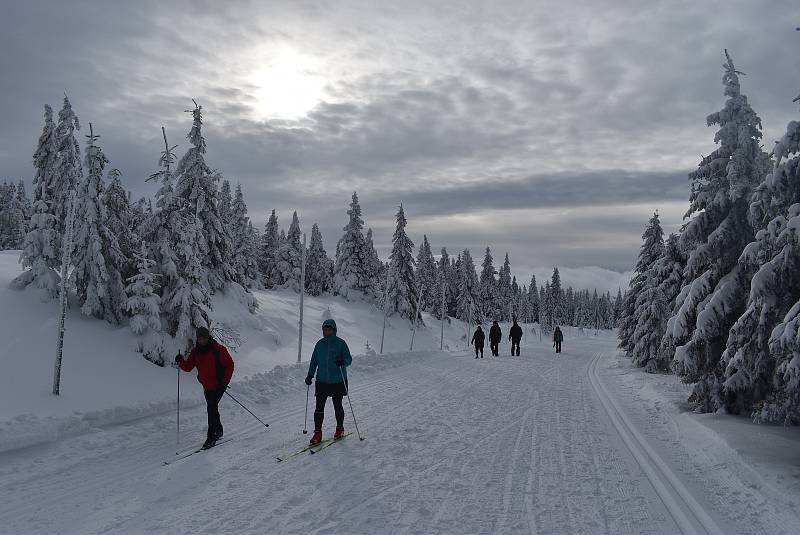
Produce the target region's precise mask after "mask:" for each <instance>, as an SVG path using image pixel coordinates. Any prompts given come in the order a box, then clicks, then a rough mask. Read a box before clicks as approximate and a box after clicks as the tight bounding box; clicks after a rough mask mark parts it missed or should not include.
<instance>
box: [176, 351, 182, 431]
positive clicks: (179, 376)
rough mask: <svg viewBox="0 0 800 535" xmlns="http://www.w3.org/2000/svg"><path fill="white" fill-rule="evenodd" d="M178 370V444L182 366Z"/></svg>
mask: <svg viewBox="0 0 800 535" xmlns="http://www.w3.org/2000/svg"><path fill="white" fill-rule="evenodd" d="M176 369H177V370H178V432H177V437H176V439H175V442H176V443H177V444H180V443H181V369H180V367H178V368H176Z"/></svg>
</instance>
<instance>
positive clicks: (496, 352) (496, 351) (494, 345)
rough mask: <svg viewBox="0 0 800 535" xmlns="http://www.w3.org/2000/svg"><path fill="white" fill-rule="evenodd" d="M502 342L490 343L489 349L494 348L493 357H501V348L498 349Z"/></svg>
mask: <svg viewBox="0 0 800 535" xmlns="http://www.w3.org/2000/svg"><path fill="white" fill-rule="evenodd" d="M499 345H500V342H489V347H491V348H492V355H493V356H495V357H497V356H499V355H500V348H499V347H498V346H499Z"/></svg>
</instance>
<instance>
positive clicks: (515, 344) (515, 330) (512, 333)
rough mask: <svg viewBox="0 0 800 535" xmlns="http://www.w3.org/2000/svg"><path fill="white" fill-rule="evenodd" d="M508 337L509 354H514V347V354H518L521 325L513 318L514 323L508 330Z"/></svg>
mask: <svg viewBox="0 0 800 535" xmlns="http://www.w3.org/2000/svg"><path fill="white" fill-rule="evenodd" d="M508 339H509V340H511V356H512V357H513V356H515V354H514V349H515V348H516V356H517V357H518V356H519V342H520V340H522V327H520V326H519V325H518V324H517V320H516V319H515V320H514V325H512V326H511V329H509V331H508Z"/></svg>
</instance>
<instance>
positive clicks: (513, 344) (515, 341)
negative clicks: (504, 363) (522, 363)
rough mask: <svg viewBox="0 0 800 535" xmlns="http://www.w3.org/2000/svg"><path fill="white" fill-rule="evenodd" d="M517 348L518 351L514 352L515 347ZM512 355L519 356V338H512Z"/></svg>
mask: <svg viewBox="0 0 800 535" xmlns="http://www.w3.org/2000/svg"><path fill="white" fill-rule="evenodd" d="M515 348H516V351H517V352H516V353H514V349H515ZM511 356H512V357H513V356H517V357H518V356H519V340H511Z"/></svg>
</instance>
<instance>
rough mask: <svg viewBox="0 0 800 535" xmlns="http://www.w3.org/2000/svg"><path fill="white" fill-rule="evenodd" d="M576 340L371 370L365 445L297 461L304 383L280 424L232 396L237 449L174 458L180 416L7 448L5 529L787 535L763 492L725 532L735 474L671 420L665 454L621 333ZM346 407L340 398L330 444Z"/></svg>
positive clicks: (268, 411) (274, 408)
mask: <svg viewBox="0 0 800 535" xmlns="http://www.w3.org/2000/svg"><path fill="white" fill-rule="evenodd" d="M569 342H570V344H569V345H565V348H566V349H565V352H564V353H562V354H561V355H560V356H556V355H554V354H553V353H552V350H551V349H550V348H548V347H547V346H546V345H543V344H538V343H535V342H534V343H532V344H531V345H530V346H528V347H523V355H522V356H521V357H513V358H512V357H508V356H502V357H486V358H484V359H477V360H476V359H474V358H473V357H472V355H471V354H470V353H468V352H466V351H465V352H460V353H440V352H431V351H427V352H420V353H416V354H413V355H410V354H397V355H392V356H387V357H382V358H383V359H385V360H380V359H381V357H378V359H379V360H378V361H375V362H373V363H371V364H372V366H371V369H370V370H369V373H365V374H359V370H358V364H359V361H358V360H356V361H355V363H354V368H353V370H352V372H353V373H352V376H351V381H352V383H353V384H352V386H353V388H352V399H351V401H352V404H353V409H354V410H355V412H356V416H357V418H358V423H359V428H360V429H361V432H362V434H363V435H364V437H365V440H364V441H363V442H360V441H359V440H358V437H357V435H356V434H355V433H354V434H353V435H351V436H350V437H348V438H347V439H344V440H343V441H342V442H340V443H337V444H334V445H333V446H331V447H330V448H327V449H325V451H324V452H320V453H319V454H318V455H314V456H311V455H307V454H301V455H298V456H297V457H295V458H292V459H290V460H287V461H286V462H283V463H277V462H276V461H275V457H276V456H277V455H281V454H287V453H291V452H292V451H295V450H296V449H298V448H300V447H301V446H302V445H303V444H304V443H305V441H306V440H307V439H308V435H302V434H301V433H300V429H301V424H302V418H303V411H304V408H305V405H304V404H305V392H304V391H303V385H302V383H301V384H300V385H298V389H297V395H293V396H292V398H291V399H288V397H287V396H283V397H278V398H276V399H272V400H270V401H269V403H268V404H261V403H258V404H253V405H252V406H251V407H250V408H251V409H255V410H254V412H256V414H259V416H262V415H263V416H264V418H265V421H267V422H269V424H270V428H269V429H265V428H264V427H263V426H262V425H261V424H259V423H258V422H255V421H254V420H253V419H252V417H251V416H249V415H248V414H246V413H244V412H243V411H242V410H241V409H239V408H238V407H237V406H236V405H235V404H233V402H230V403H228V404H225V405H224V406H222V412H223V414H222V418H223V423H224V424H225V429H226V437H232V438H233V439H234V440H232V441H230V442H227V443H225V444H222V445H220V446H219V448H214V449H212V450H209V451H206V452H202V453H200V454H197V455H194V456H192V457H189V458H187V459H184V460H180V461H177V462H175V463H173V464H171V465H169V466H162V461H163V460H167V459H170V460H171V459H174V458H175V451H176V449H177V448H176V446H175V444H174V417H172V416H167V415H160V416H154V417H151V418H144V419H141V420H137V421H135V422H129V423H127V424H124V425H119V426H114V427H113V428H109V429H103V430H97V431H96V432H93V433H86V434H83V435H80V436H76V437H70V438H67V439H65V440H62V441H58V442H54V443H50V444H46V445H40V446H35V447H31V448H27V449H24V450H19V451H15V452H7V453H5V454H2V455H0V461H2V468H0V476H2V482H0V532H1V533H14V534H26V533H68V534H71V533H114V534H116V533H193V534H216V533H302V534H315V533H320V534H322V533H346V534H361V533H363V534H370V535H372V534H384V533H385V534H417V533H420V534H422V533H454V534H455V533H526V534H527V533H530V534H587V535H588V534H602V533H609V534H615V535H617V534H620V535H626V534H652V535H663V534H673V533H684V534H690V533H692V534H693V533H698V534H707V533H708V534H719V533H738V531H735V529H738V528H741V530H742V531H741V533H770V532H776V533H777V531H770V529H771V528H773V527H775V526H776V525H778V524H779V523H780V520H781V517H780V516H779V515H773V514H771V513H770V511H768V510H767V509H766V508H765V507H766V506H764V505H763V504H762V503H761V502H759V501H758V500H755V503H756V505H757V506H758V507H761V508H760V509H753V508H751V509H747V510H746V511H748V512H750V513H754V512H757V511H761V512H762V513H764V514H763V516H764V518H763V519H761V518H755V519H754V518H752V517H750V518H749V519H748V518H746V517H745V514H744V512H741V513H740V514H739V516H734V517H733V519H734V520H735V521H736V524H734V530H731V528H730V526H721V525H720V524H719V523H718V522H719V518H720V517H722V516H725V515H728V517H729V518H730V515H731V514H733V511H730V510H727V509H726V504H725V503H724V501H723V500H715V499H714V497H716V496H728V495H729V494H730V493H731V492H735V491H736V489H737V488H738V487H737V485H738V484H739V483H738V482H737V481H735V478H734V477H733V476H726V477H729V479H730V481H726V480H725V478H724V477H721V478H717V479H714V480H712V479H711V478H707V479H705V480H704V481H700V482H698V481H695V480H693V479H691V474H689V473H686V471H687V470H686V467H687V466H691V465H688V464H687V462H686V460H685V459H683V460H681V457H680V453H679V452H680V451H681V450H680V448H681V445H680V440H679V438H680V432H681V431H680V426H679V425H678V424H676V423H675V422H674V421H672V420H669V419H666V420H664V421H661V422H658V426H657V430H659V432H661V431H663V430H664V429H666V430H667V432H666V434H667V435H668V438H667V439H665V440H662V443H661V444H658V445H654V444H653V437H652V436H651V434H650V433H648V432H645V431H643V430H642V423H643V422H640V421H639V418H640V417H641V415H640V414H639V413H637V412H636V411H637V410H638V409H639V408H635V409H634V408H631V407H629V406H628V405H625V404H623V402H622V401H621V399H622V398H620V393H619V391H618V389H617V385H615V384H612V383H611V381H613V379H614V378H613V377H610V376H609V375H608V374H604V373H602V371H603V370H604V368H602V367H601V366H600V363H601V362H602V361H604V359H607V358H609V355H611V354H612V352H613V351H614V350H613V345H614V341H613V340H612V339H608V340H592V339H587V340H574V341H569ZM389 359H393V360H392V361H391V362H390V361H389ZM297 375H298V381H299V373H298V374H297ZM359 381H360V384H359ZM252 388H254V387H253V386H252V385H251V386H250V387H249V389H248V388H243V390H244V391H247V392H252ZM612 392H613V394H612ZM233 393H234V395H236V391H235V390H234V391H233ZM237 397H238V396H237ZM242 401H243V402H245V403H246V404H247V402H248V401H249V400H247V399H242ZM623 407H625V408H623ZM310 409H311V411H313V407H311V408H310ZM345 411H346V413H347V417H346V423H345V425H346V427H347V429H348V430H349V431H353V432H355V428H354V426H353V425H352V417H351V415H350V408H349V406H348V405H347V404H345ZM332 412H333V411H332V407H331V405H330V403H329V404H328V406H327V408H326V425H325V427H324V434H325V436H328V435H330V434H331V433H332V431H333V414H332ZM184 414H185V416H184ZM182 417H183V420H182V429H184V430H185V433H184V440H183V441H182V445H181V448H180V450H188V449H190V447H191V444H190V443H194V442H196V443H198V444H199V442H201V441H202V438H203V436H202V435H203V431H204V426H205V411H204V408H202V407H196V408H193V409H189V410H188V411H186V412H185V413H182ZM309 417H310V414H309ZM309 425H310V424H309ZM662 438H663V437H662ZM665 445H666V446H667V447H668V448H669V449H668V451H669V452H673V453H675V454H674V455H664V454H663V447H664V446H665ZM676 458H677V459H678V461H677V464H676V461H675V459H676ZM674 467H677V468H674ZM711 469H712V468H709V470H711ZM749 492H750V493H751V495H752V496H753V497H756V498H757V497H758V494H757V492H756V491H755V490H753V489H750V491H749ZM708 496H711V497H712V498H711V502H712V503H711V504H709V503H706V502H707V501H708V500H707V498H708ZM761 500H762V501H764V498H761ZM712 505H713V506H714V510H712V509H710V507H711V506H712ZM733 505H736V504H733ZM762 520H763V525H759V524H758V522H761V521H762ZM723 528H725V529H723ZM4 530H5V531H4Z"/></svg>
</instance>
